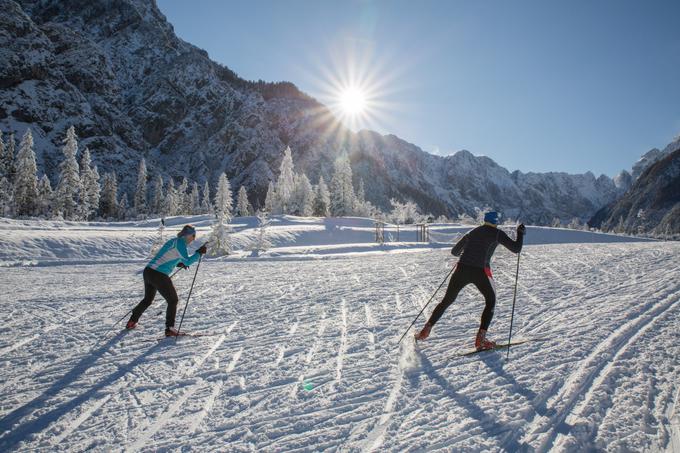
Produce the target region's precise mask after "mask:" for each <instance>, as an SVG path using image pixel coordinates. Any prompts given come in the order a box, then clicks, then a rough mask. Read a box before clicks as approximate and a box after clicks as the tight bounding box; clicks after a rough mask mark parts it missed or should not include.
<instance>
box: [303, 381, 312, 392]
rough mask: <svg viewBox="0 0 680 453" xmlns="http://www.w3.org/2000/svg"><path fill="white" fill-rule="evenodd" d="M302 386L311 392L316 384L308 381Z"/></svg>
mask: <svg viewBox="0 0 680 453" xmlns="http://www.w3.org/2000/svg"><path fill="white" fill-rule="evenodd" d="M302 388H303V389H305V390H307V391H308V392H311V391H312V390H313V389H314V384H312V383H311V382H309V381H307V382H305V383H304V384H302Z"/></svg>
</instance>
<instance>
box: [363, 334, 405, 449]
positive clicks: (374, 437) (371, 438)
mask: <svg viewBox="0 0 680 453" xmlns="http://www.w3.org/2000/svg"><path fill="white" fill-rule="evenodd" d="M409 352H413V351H409V347H408V346H404V347H403V348H402V351H401V352H400V357H399V362H398V363H397V365H396V366H395V368H394V369H395V374H396V378H395V380H394V383H393V384H392V389H391V390H390V393H389V395H388V396H387V401H386V402H385V407H384V408H383V411H382V414H381V415H380V418H379V419H378V420H377V421H376V423H375V425H374V426H373V429H372V430H371V432H369V433H368V435H367V436H366V441H365V443H364V447H363V448H362V450H363V451H365V452H371V451H376V450H377V449H379V448H380V447H381V446H382V444H383V442H384V441H385V434H386V433H387V428H388V426H389V422H390V420H391V419H392V415H393V413H394V406H395V405H396V403H397V397H398V396H399V393H400V392H401V387H402V383H403V381H404V370H403V364H404V362H405V360H406V356H407V355H408V354H409Z"/></svg>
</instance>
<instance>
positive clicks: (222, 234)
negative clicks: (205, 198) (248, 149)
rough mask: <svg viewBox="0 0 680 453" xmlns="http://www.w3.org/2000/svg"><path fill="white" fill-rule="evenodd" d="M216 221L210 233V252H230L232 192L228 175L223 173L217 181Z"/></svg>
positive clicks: (218, 253) (212, 253)
mask: <svg viewBox="0 0 680 453" xmlns="http://www.w3.org/2000/svg"><path fill="white" fill-rule="evenodd" d="M214 209H215V222H214V223H213V226H212V232H211V234H210V239H209V240H210V242H211V247H210V254H211V255H220V254H222V253H226V254H229V253H230V252H231V238H230V236H229V235H230V233H231V228H230V227H229V222H231V212H232V194H231V186H230V185H229V179H227V175H226V174H224V173H222V174H221V175H220V179H219V182H218V183H217V193H216V194H215V206H214Z"/></svg>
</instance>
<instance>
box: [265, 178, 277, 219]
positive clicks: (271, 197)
mask: <svg viewBox="0 0 680 453" xmlns="http://www.w3.org/2000/svg"><path fill="white" fill-rule="evenodd" d="M275 202H276V191H275V189H274V183H273V182H271V181H269V186H268V187H267V195H266V196H265V198H264V210H265V211H266V212H268V213H270V214H271V213H273V212H274V204H275Z"/></svg>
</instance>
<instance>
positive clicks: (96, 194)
mask: <svg viewBox="0 0 680 453" xmlns="http://www.w3.org/2000/svg"><path fill="white" fill-rule="evenodd" d="M101 191H102V187H101V185H100V184H99V170H97V166H96V165H95V166H94V167H92V171H91V172H90V174H89V176H88V179H87V185H86V186H85V192H86V194H87V199H88V205H89V207H90V210H91V212H90V214H89V216H88V218H92V217H93V216H94V215H95V214H96V213H97V212H99V201H100V199H101Z"/></svg>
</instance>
